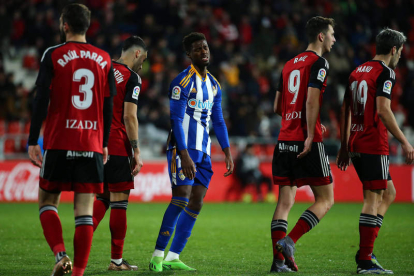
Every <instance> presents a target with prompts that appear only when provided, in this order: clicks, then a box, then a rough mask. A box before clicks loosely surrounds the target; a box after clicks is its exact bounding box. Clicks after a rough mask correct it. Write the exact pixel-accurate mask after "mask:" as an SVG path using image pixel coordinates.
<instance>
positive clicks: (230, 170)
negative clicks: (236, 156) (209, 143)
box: [224, 154, 234, 177]
mask: <svg viewBox="0 0 414 276" xmlns="http://www.w3.org/2000/svg"><path fill="white" fill-rule="evenodd" d="M224 161H225V162H226V169H227V172H225V173H224V176H225V177H227V176H229V175H231V174H232V173H233V170H234V163H233V157H231V154H230V155H226V159H225V160H224Z"/></svg>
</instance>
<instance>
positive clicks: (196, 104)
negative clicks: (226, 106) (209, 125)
mask: <svg viewBox="0 0 414 276" xmlns="http://www.w3.org/2000/svg"><path fill="white" fill-rule="evenodd" d="M213 104H214V103H213V102H209V101H205V102H202V101H200V100H197V99H190V100H188V106H189V107H191V108H200V109H207V110H210V109H211V108H212V107H213Z"/></svg>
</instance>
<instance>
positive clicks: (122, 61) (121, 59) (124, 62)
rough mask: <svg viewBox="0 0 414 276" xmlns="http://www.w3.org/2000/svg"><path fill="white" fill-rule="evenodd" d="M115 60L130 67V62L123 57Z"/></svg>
mask: <svg viewBox="0 0 414 276" xmlns="http://www.w3.org/2000/svg"><path fill="white" fill-rule="evenodd" d="M116 62H119V63H122V64H125V65H126V66H128V67H129V68H132V63H131V62H128V61H127V59H125V58H124V57H122V56H121V57H120V58H119V59H118V60H117V61H116Z"/></svg>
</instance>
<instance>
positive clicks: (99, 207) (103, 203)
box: [93, 197, 109, 231]
mask: <svg viewBox="0 0 414 276" xmlns="http://www.w3.org/2000/svg"><path fill="white" fill-rule="evenodd" d="M108 208H109V200H108V199H105V198H99V197H97V198H96V199H95V201H94V203H93V231H95V230H96V228H97V227H98V225H99V223H100V222H101V220H102V219H103V217H104V216H105V213H106V210H108Z"/></svg>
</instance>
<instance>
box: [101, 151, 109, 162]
mask: <svg viewBox="0 0 414 276" xmlns="http://www.w3.org/2000/svg"><path fill="white" fill-rule="evenodd" d="M102 158H103V163H104V165H105V164H106V162H108V147H104V148H103V150H102Z"/></svg>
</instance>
